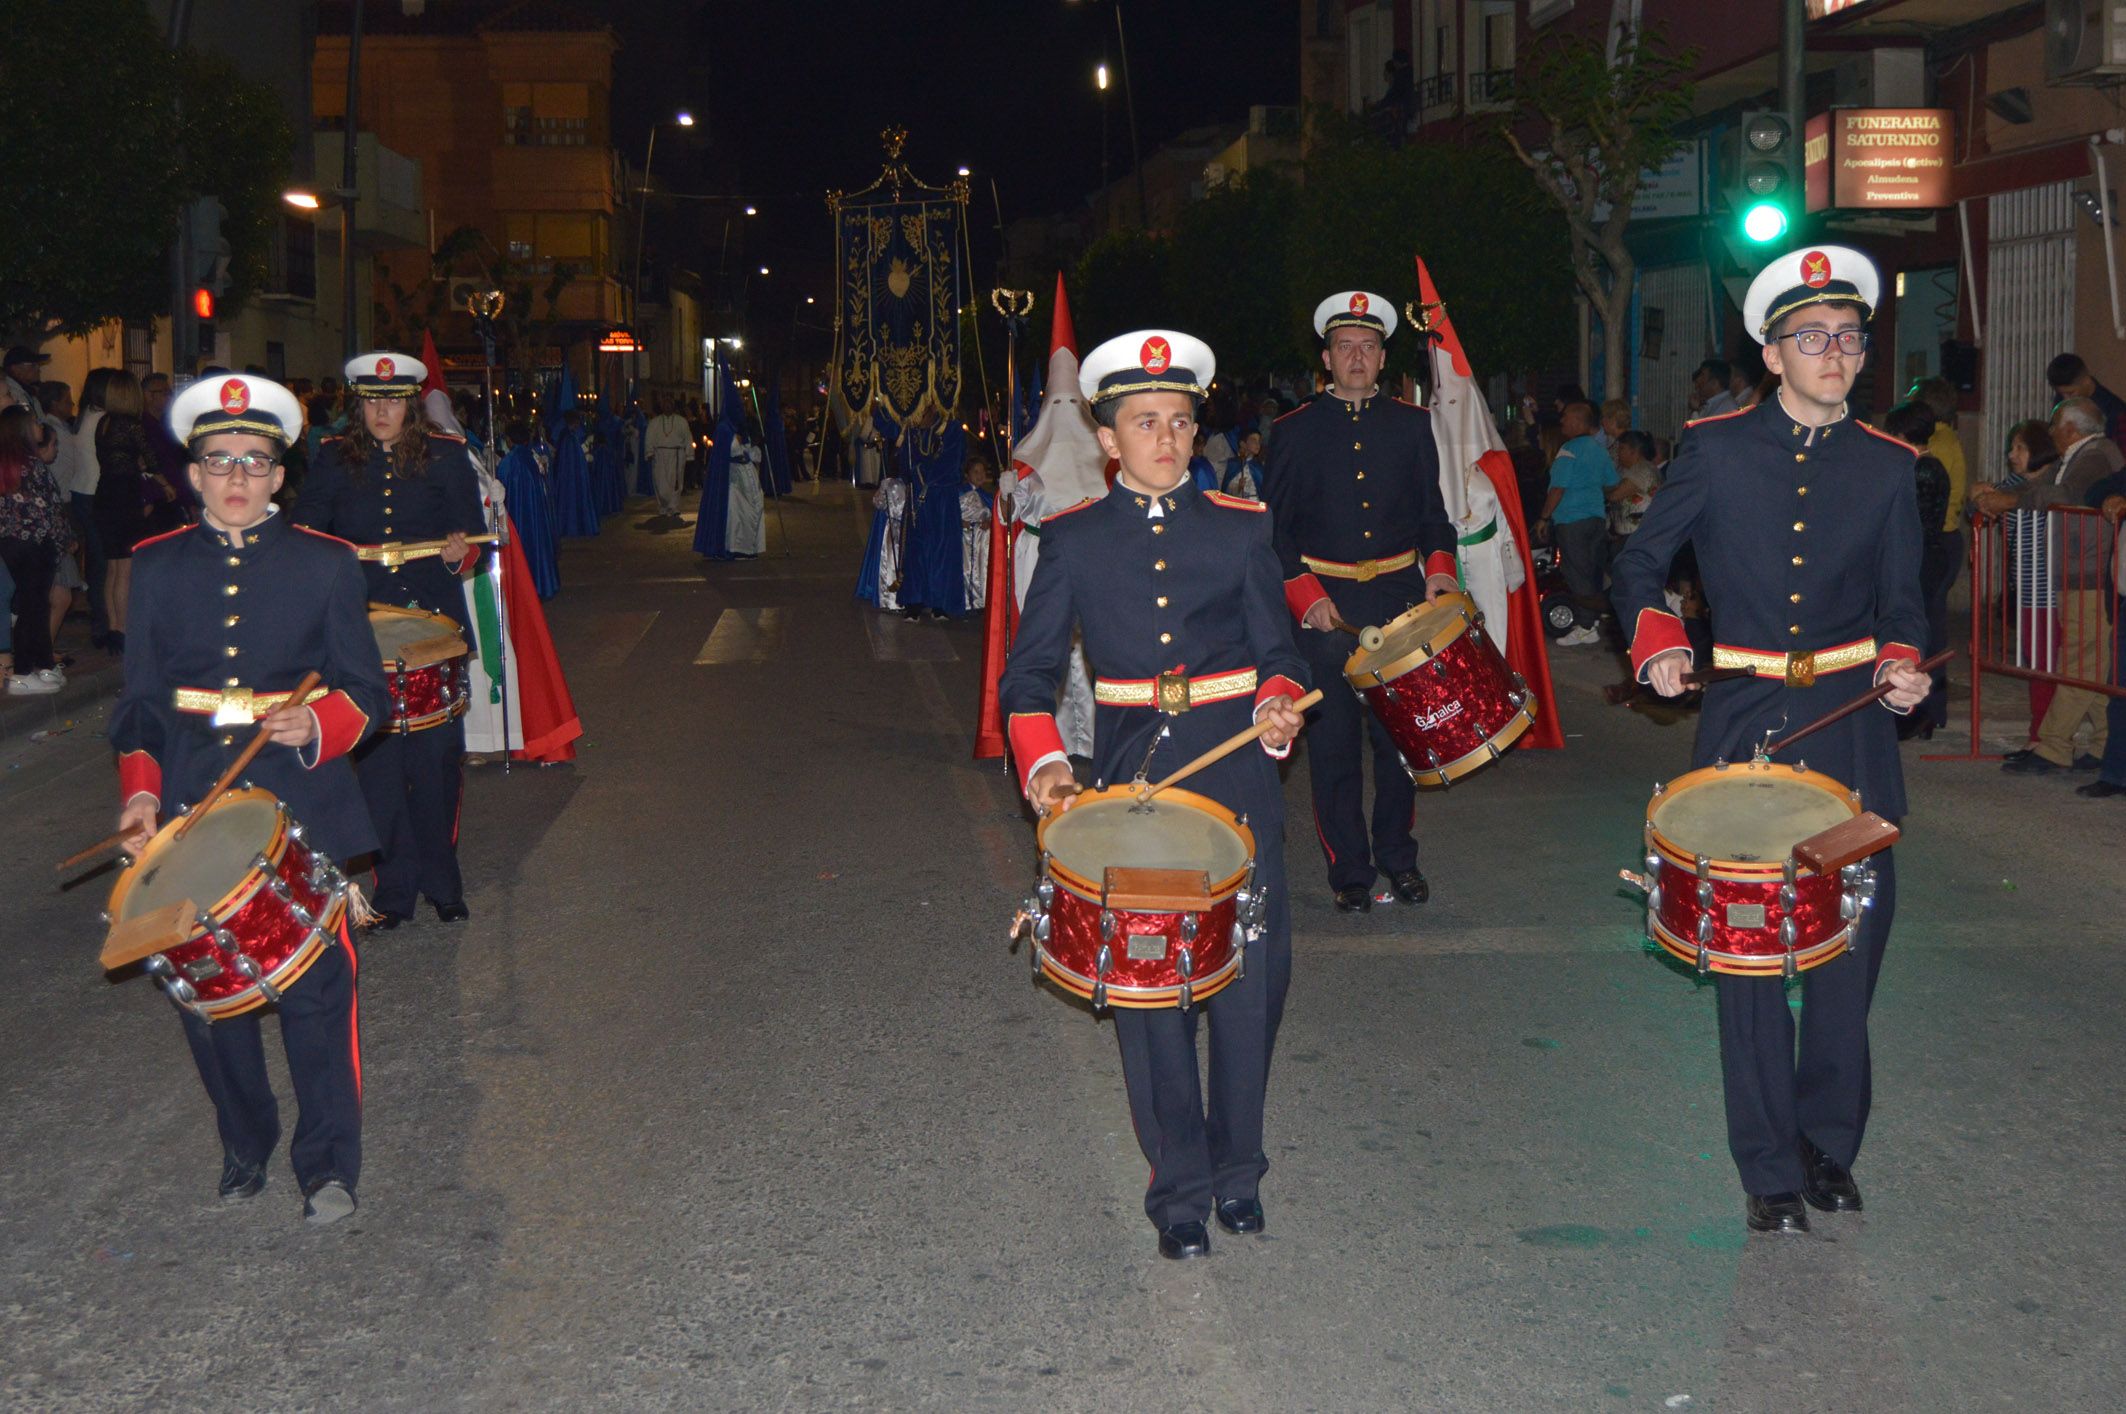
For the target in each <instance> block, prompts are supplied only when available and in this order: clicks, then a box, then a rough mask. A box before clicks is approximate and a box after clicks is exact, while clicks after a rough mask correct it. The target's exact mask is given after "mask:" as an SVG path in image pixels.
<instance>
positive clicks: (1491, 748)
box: [1484, 741, 1500, 761]
mask: <svg viewBox="0 0 2126 1414" xmlns="http://www.w3.org/2000/svg"><path fill="white" fill-rule="evenodd" d="M1484 750H1486V751H1488V752H1490V753H1491V759H1492V760H1494V761H1496V760H1498V759H1499V755H1500V753H1499V747H1498V743H1497V742H1495V741H1487V742H1485V743H1484Z"/></svg>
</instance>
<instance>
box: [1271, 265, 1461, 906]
mask: <svg viewBox="0 0 2126 1414" xmlns="http://www.w3.org/2000/svg"><path fill="white" fill-rule="evenodd" d="M1395 322H1396V321H1395V310H1394V309H1393V308H1392V307H1391V306H1390V305H1389V303H1388V301H1387V300H1385V299H1382V298H1381V297H1380V296H1379V295H1376V294H1369V293H1368V292H1366V291H1364V290H1349V291H1346V292H1345V293H1343V294H1340V295H1331V296H1329V298H1327V299H1325V300H1323V301H1322V302H1321V304H1320V305H1319V306H1318V307H1317V308H1316V309H1315V311H1314V332H1315V333H1317V334H1319V335H1321V337H1322V339H1323V341H1324V346H1323V348H1322V351H1321V362H1322V366H1323V367H1324V368H1326V369H1328V370H1329V379H1330V387H1329V390H1328V392H1326V393H1324V394H1323V395H1322V396H1321V397H1318V398H1316V399H1315V400H1314V401H1313V402H1311V403H1309V404H1307V405H1306V406H1304V407H1301V408H1299V409H1297V410H1295V411H1293V412H1290V413H1287V414H1285V416H1283V417H1281V418H1279V419H1278V420H1277V423H1276V432H1275V433H1274V435H1272V437H1271V438H1270V460H1269V466H1268V468H1267V469H1266V470H1265V472H1264V475H1263V482H1264V492H1263V494H1264V496H1265V497H1266V498H1267V499H1268V501H1269V505H1270V514H1271V516H1272V517H1273V519H1274V521H1275V524H1276V528H1277V558H1278V561H1279V564H1280V566H1281V568H1282V572H1283V575H1284V596H1285V603H1286V604H1287V605H1288V606H1289V607H1290V608H1291V611H1292V617H1293V618H1295V619H1297V620H1298V621H1299V623H1300V626H1301V628H1302V629H1303V630H1304V631H1303V632H1301V633H1300V634H1299V635H1298V642H1299V649H1300V652H1302V653H1304V654H1305V655H1306V658H1307V662H1308V663H1309V664H1311V665H1312V666H1313V669H1314V680H1315V681H1316V682H1318V683H1321V684H1323V691H1322V701H1321V708H1320V711H1319V714H1318V717H1317V720H1316V721H1315V723H1314V728H1313V730H1312V731H1310V732H1309V733H1308V734H1307V755H1308V769H1309V772H1310V774H1311V776H1312V779H1313V783H1314V825H1315V832H1316V834H1317V836H1318V837H1319V838H1320V840H1321V849H1322V853H1323V854H1324V855H1325V856H1326V857H1327V860H1328V866H1329V887H1330V888H1331V889H1333V890H1334V891H1335V894H1336V907H1337V908H1338V909H1339V910H1341V911H1343V912H1345V913H1354V912H1355V913H1364V912H1366V911H1368V910H1370V909H1371V908H1372V907H1373V882H1374V879H1375V877H1376V873H1379V874H1386V875H1387V876H1388V885H1389V890H1390V893H1391V895H1392V896H1393V897H1394V898H1396V899H1398V900H1400V901H1401V902H1403V903H1423V902H1424V901H1425V900H1426V899H1427V898H1430V897H1431V894H1432V890H1431V886H1430V885H1429V884H1427V883H1426V882H1425V876H1424V874H1423V873H1422V872H1420V871H1419V869H1418V867H1417V840H1416V839H1415V838H1414V836H1413V834H1412V831H1413V829H1414V828H1415V826H1416V823H1417V786H1416V785H1415V784H1414V783H1413V782H1412V781H1411V780H1410V774H1409V772H1408V771H1407V770H1405V769H1404V767H1403V763H1402V756H1401V755H1400V753H1398V752H1397V751H1396V749H1395V742H1394V741H1393V739H1391V738H1390V737H1389V735H1388V732H1387V729H1386V728H1385V727H1383V726H1382V725H1381V724H1380V722H1379V721H1378V720H1376V719H1375V718H1374V716H1373V714H1372V713H1371V712H1369V711H1368V710H1367V709H1366V704H1365V703H1364V702H1363V701H1361V700H1360V699H1359V696H1358V694H1357V693H1355V692H1353V691H1351V690H1350V689H1349V688H1348V687H1346V686H1345V685H1344V683H1343V681H1342V674H1343V665H1344V661H1345V660H1346V659H1347V658H1349V657H1350V656H1351V653H1352V651H1353V650H1354V649H1355V648H1356V647H1357V640H1355V639H1353V638H1352V637H1351V636H1350V635H1349V634H1346V633H1342V632H1340V631H1338V629H1337V627H1336V624H1337V622H1338V621H1339V620H1341V621H1342V622H1343V623H1346V624H1349V625H1350V626H1351V627H1352V628H1354V629H1356V628H1365V627H1368V626H1371V625H1378V624H1384V623H1387V622H1388V621H1389V620H1390V619H1392V618H1394V617H1395V616H1396V615H1397V614H1400V613H1403V612H1404V611H1405V610H1407V609H1409V608H1411V607H1412V606H1414V605H1416V604H1420V603H1426V604H1429V603H1431V602H1432V601H1433V600H1434V599H1437V598H1438V597H1439V596H1440V595H1442V594H1447V593H1451V592H1453V590H1454V587H1455V573H1454V541H1455V530H1454V522H1453V521H1452V520H1450V519H1448V516H1447V504H1446V501H1445V499H1444V498H1443V497H1442V496H1441V494H1440V489H1439V448H1438V446H1437V444H1436V443H1435V442H1434V441H1433V437H1432V414H1430V413H1428V412H1426V411H1425V410H1424V409H1423V408H1418V407H1412V406H1411V405H1410V404H1408V403H1405V402H1401V401H1398V400H1397V399H1395V398H1390V397H1384V396H1382V395H1381V391H1380V370H1381V365H1382V363H1383V362H1385V360H1386V358H1387V341H1388V336H1389V335H1391V334H1393V333H1394V332H1395ZM1368 732H1370V733H1371V735H1372V738H1373V823H1372V830H1371V833H1370V839H1369V835H1368V831H1367V828H1366V820H1365V815H1364V811H1363V808H1362V806H1363V797H1364V794H1365V781H1364V776H1363V774H1362V772H1363V767H1364V762H1365V752H1364V747H1363V745H1362V740H1361V739H1362V738H1363V737H1364V736H1365V735H1366V734H1367V733H1368ZM1369 844H1370V849H1369V848H1368V846H1369Z"/></svg>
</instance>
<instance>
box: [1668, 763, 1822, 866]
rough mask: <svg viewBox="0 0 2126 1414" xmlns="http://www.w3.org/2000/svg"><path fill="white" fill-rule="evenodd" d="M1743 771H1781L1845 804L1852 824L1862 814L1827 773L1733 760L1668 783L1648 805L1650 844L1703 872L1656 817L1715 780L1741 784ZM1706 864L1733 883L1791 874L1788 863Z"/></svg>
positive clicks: (1714, 861)
mask: <svg viewBox="0 0 2126 1414" xmlns="http://www.w3.org/2000/svg"><path fill="white" fill-rule="evenodd" d="M1738 771H1739V772H1742V773H1743V774H1744V775H1751V774H1758V773H1763V774H1767V775H1768V774H1770V773H1771V772H1774V771H1777V772H1780V773H1782V776H1781V779H1783V780H1787V781H1791V782H1795V783H1797V784H1801V785H1805V786H1808V787H1810V788H1812V789H1814V790H1818V791H1821V792H1822V793H1823V794H1825V795H1829V796H1832V797H1833V798H1835V799H1837V800H1839V801H1840V802H1842V803H1843V804H1844V805H1845V806H1846V807H1847V808H1848V809H1849V810H1850V811H1851V814H1849V815H1848V816H1847V817H1846V818H1847V819H1853V818H1855V817H1857V816H1859V815H1860V814H1861V813H1862V807H1861V803H1860V797H1859V796H1858V795H1856V794H1855V793H1854V792H1853V789H1852V787H1850V786H1848V785H1847V784H1846V783H1845V782H1843V781H1841V780H1839V779H1838V778H1837V777H1836V776H1833V775H1830V774H1828V773H1827V772H1823V771H1812V770H1810V769H1808V768H1807V767H1805V766H1800V765H1797V764H1795V763H1793V762H1788V761H1732V762H1729V763H1728V765H1727V766H1726V767H1725V768H1724V769H1723V768H1722V767H1719V766H1700V767H1698V768H1697V769H1696V770H1694V771H1686V772H1684V773H1683V774H1682V775H1680V776H1678V777H1676V778H1675V779H1674V780H1672V781H1670V782H1668V783H1667V785H1666V787H1665V788H1664V789H1663V790H1662V791H1661V792H1660V794H1658V795H1656V796H1654V798H1653V799H1652V800H1649V801H1648V802H1647V803H1646V838H1647V843H1648V844H1649V845H1651V846H1652V847H1653V848H1654V849H1655V850H1656V851H1658V852H1659V853H1660V855H1661V857H1662V858H1664V859H1666V860H1668V861H1669V862H1670V863H1671V864H1674V865H1675V866H1676V867H1677V868H1679V869H1682V870H1684V871H1686V872H1689V873H1692V874H1695V872H1696V870H1697V867H1698V857H1697V856H1696V855H1695V854H1693V853H1691V852H1690V851H1688V850H1686V849H1684V848H1683V846H1682V845H1680V844H1677V843H1676V842H1675V840H1673V839H1671V838H1670V837H1669V836H1668V835H1666V834H1664V833H1662V831H1661V828H1660V826H1658V825H1656V824H1655V823H1654V812H1655V811H1656V810H1657V809H1659V808H1660V807H1661V806H1664V805H1666V804H1668V803H1669V802H1670V801H1672V800H1674V799H1676V798H1677V797H1678V796H1680V795H1682V794H1683V793H1684V792H1685V791H1689V790H1694V789H1696V788H1697V787H1699V786H1703V785H1709V784H1711V783H1712V782H1714V781H1727V780H1736V779H1738V777H1737V776H1736V774H1735V773H1736V772H1738ZM1794 843H1795V844H1799V843H1801V841H1799V840H1796V841H1794ZM1792 857H1793V855H1792V852H1791V846H1790V847H1789V853H1788V855H1787V858H1788V859H1791V858H1792ZM1707 862H1708V865H1709V871H1710V876H1711V877H1712V878H1715V879H1720V880H1724V881H1726V882H1728V883H1737V884H1749V883H1759V882H1762V881H1764V880H1766V879H1779V878H1783V877H1785V874H1786V859H1775V860H1741V859H1714V858H1712V857H1711V856H1710V855H1708V856H1707ZM1795 877H1796V878H1799V879H1813V878H1816V877H1817V874H1816V871H1815V870H1813V869H1811V868H1809V867H1808V866H1807V865H1805V864H1804V865H1800V866H1799V867H1798V868H1797V869H1796V870H1795Z"/></svg>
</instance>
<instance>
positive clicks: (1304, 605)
mask: <svg viewBox="0 0 2126 1414" xmlns="http://www.w3.org/2000/svg"><path fill="white" fill-rule="evenodd" d="M1263 483H1264V489H1263V496H1264V498H1265V499H1266V500H1267V501H1268V502H1269V505H1270V514H1271V516H1272V517H1273V519H1274V521H1275V524H1276V530H1277V534H1276V544H1277V560H1278V565H1279V568H1280V571H1281V577H1282V578H1283V580H1284V593H1285V600H1286V603H1287V605H1288V606H1289V607H1290V609H1291V611H1292V617H1293V618H1294V619H1299V618H1303V617H1305V615H1306V612H1307V610H1308V609H1309V608H1310V607H1312V606H1313V604H1314V603H1315V602H1316V601H1317V600H1319V599H1321V598H1323V597H1324V596H1325V594H1328V593H1330V592H1333V593H1334V594H1335V595H1336V596H1337V598H1338V599H1339V601H1340V602H1347V601H1346V599H1345V596H1346V595H1348V594H1349V593H1350V592H1351V591H1352V590H1353V589H1355V588H1356V587H1357V585H1358V581H1356V580H1349V579H1331V580H1330V581H1329V583H1330V584H1332V585H1334V586H1335V589H1334V590H1333V591H1329V590H1325V589H1324V587H1323V583H1322V581H1321V580H1320V579H1319V578H1317V577H1316V576H1315V575H1314V574H1313V572H1312V571H1310V570H1309V569H1308V568H1307V567H1306V565H1305V563H1303V562H1302V560H1301V559H1300V557H1301V556H1302V555H1311V556H1313V557H1314V558H1315V559H1318V560H1333V561H1335V562H1337V563H1338V564H1346V565H1351V564H1357V563H1358V562H1359V561H1361V560H1385V559H1388V558H1390V557H1392V556H1395V555H1400V554H1402V553H1403V552H1405V551H1415V552H1416V556H1417V558H1416V560H1415V562H1414V563H1412V564H1411V565H1410V566H1409V567H1408V568H1407V569H1402V570H1395V571H1390V572H1389V573H1386V574H1383V575H1380V576H1379V577H1378V578H1376V579H1373V580H1372V581H1370V583H1369V586H1368V588H1367V590H1366V591H1365V600H1366V602H1367V603H1368V604H1369V605H1370V604H1371V603H1372V601H1376V600H1378V601H1381V602H1383V603H1385V602H1386V601H1388V600H1390V599H1392V600H1393V601H1395V604H1396V606H1397V612H1400V610H1401V609H1402V608H1406V607H1408V606H1409V605H1411V604H1418V603H1422V602H1424V598H1425V576H1426V575H1427V574H1448V575H1451V574H1453V573H1454V522H1453V521H1451V520H1449V519H1448V518H1447V504H1446V502H1445V500H1444V499H1442V498H1441V496H1440V489H1439V446H1438V444H1437V443H1436V442H1435V441H1434V440H1433V437H1432V414H1431V413H1429V412H1427V411H1425V410H1424V409H1423V408H1420V407H1413V406H1412V405H1411V404H1409V403H1405V402H1401V401H1398V400H1397V399H1395V398H1387V397H1371V398H1366V399H1364V400H1362V401H1360V402H1356V403H1348V402H1345V401H1344V400H1343V399H1342V398H1340V397H1337V396H1336V395H1335V394H1334V393H1324V394H1323V395H1322V396H1320V397H1318V398H1316V399H1315V400H1314V401H1313V402H1311V403H1309V404H1307V405H1306V406H1305V407H1302V408H1298V409H1295V410H1294V411H1292V412H1289V413H1286V414H1285V415H1284V416H1283V417H1280V418H1279V419H1277V422H1276V424H1275V427H1274V431H1273V432H1272V433H1271V436H1270V456H1269V465H1268V467H1267V468H1266V469H1265V471H1264V473H1263ZM1361 612H1362V613H1363V612H1364V611H1361ZM1372 612H1373V613H1377V612H1378V610H1377V609H1374V610H1373V611H1372ZM1345 617H1346V619H1347V620H1349V621H1350V622H1354V623H1377V622H1384V621H1385V618H1386V617H1393V615H1392V614H1389V615H1386V616H1384V617H1372V616H1371V614H1365V616H1362V617H1360V618H1358V619H1350V616H1349V615H1346V616H1345Z"/></svg>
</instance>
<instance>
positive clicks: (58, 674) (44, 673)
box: [36, 668, 66, 692]
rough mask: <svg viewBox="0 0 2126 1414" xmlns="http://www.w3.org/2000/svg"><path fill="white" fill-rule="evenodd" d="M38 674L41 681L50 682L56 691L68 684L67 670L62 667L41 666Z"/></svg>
mask: <svg viewBox="0 0 2126 1414" xmlns="http://www.w3.org/2000/svg"><path fill="white" fill-rule="evenodd" d="M36 676H37V680H38V681H39V682H48V683H50V684H51V685H52V691H54V692H57V691H58V690H59V689H60V688H62V687H65V686H66V671H65V670H64V669H62V668H40V669H38V670H37V674H36Z"/></svg>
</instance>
